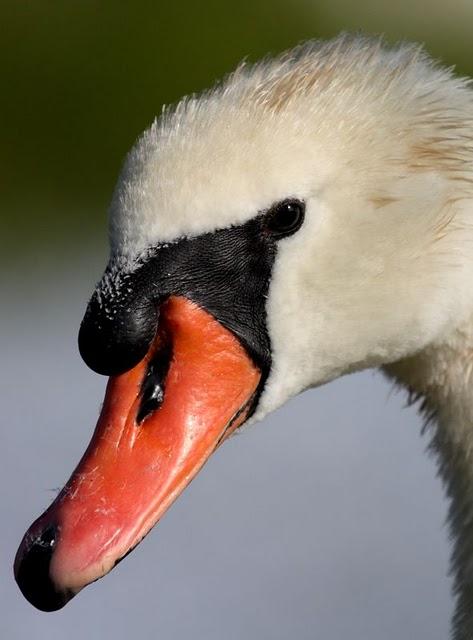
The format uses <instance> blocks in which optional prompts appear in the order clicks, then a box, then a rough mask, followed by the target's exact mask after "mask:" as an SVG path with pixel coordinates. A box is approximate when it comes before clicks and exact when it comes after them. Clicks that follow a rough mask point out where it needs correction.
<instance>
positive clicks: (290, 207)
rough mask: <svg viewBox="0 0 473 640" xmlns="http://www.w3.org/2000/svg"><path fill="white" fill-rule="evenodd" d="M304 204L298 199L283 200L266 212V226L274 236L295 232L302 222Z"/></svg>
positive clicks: (280, 236) (279, 236) (281, 236)
mask: <svg viewBox="0 0 473 640" xmlns="http://www.w3.org/2000/svg"><path fill="white" fill-rule="evenodd" d="M304 213H305V204H304V203H303V202H301V201H300V200H283V201H282V202H278V203H277V204H275V205H273V206H272V207H271V209H269V211H268V212H267V214H266V228H267V229H268V230H269V231H270V232H271V234H272V235H273V236H274V237H276V238H283V237H284V236H289V235H291V234H292V233H295V232H296V231H297V230H298V229H299V228H300V227H301V225H302V223H303V222H304Z"/></svg>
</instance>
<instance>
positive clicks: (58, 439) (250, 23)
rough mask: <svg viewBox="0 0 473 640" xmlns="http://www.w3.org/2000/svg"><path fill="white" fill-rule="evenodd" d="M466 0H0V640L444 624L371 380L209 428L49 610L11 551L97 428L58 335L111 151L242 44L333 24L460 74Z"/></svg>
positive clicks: (413, 425)
mask: <svg viewBox="0 0 473 640" xmlns="http://www.w3.org/2000/svg"><path fill="white" fill-rule="evenodd" d="M472 20H473V3H472V2H471V0H451V1H450V2H449V3H446V2H445V1H443V0H398V2H396V3H394V2H391V1H387V0H358V1H357V2H352V1H351V0H319V1H316V0H252V1H251V2H246V1H243V0H241V1H240V2H221V1H217V0H203V1H201V2H193V1H192V0H180V1H179V2H152V1H145V0H134V1H133V2H131V1H126V2H112V1H111V0H108V1H107V0H103V1H100V0H81V1H80V2H78V1H73V0H71V1H70V2H64V1H59V0H48V1H44V0H43V1H42V2H40V1H39V0H31V1H30V2H17V1H13V0H12V1H11V2H5V1H2V2H0V23H1V25H2V30H1V31H2V36H1V38H0V78H1V100H0V122H1V131H2V136H1V144H0V170H1V185H2V189H1V195H0V216H1V218H0V233H1V236H0V237H1V241H2V242H1V246H2V251H1V253H0V261H1V269H0V287H1V298H0V300H1V328H0V354H1V358H2V364H3V366H2V367H1V368H0V383H1V390H2V404H1V406H2V441H3V446H2V452H1V454H0V455H1V460H0V487H1V506H2V514H3V515H2V524H3V531H2V533H3V535H2V544H1V545H0V574H1V575H0V637H1V638H5V639H8V640H17V639H18V640H23V639H26V638H35V639H41V640H42V639H43V638H44V639H45V640H56V639H57V640H59V639H61V640H62V639H63V638H64V637H66V638H68V640H76V639H77V640H78V639H79V638H81V639H82V638H84V637H87V638H89V639H90V640H98V639H102V638H105V639H108V638H113V639H114V640H122V639H125V638H129V637H136V636H139V637H141V638H145V639H146V638H166V639H173V640H184V639H187V638H189V637H192V638H206V640H221V639H223V638H225V639H228V640H233V639H235V640H237V639H241V638H246V639H248V640H252V639H256V638H257V639H258V640H263V639H271V640H279V639H280V640H286V639H287V638H289V637H291V638H297V639H298V640H304V639H312V638H323V639H324V640H342V639H343V640H345V639H346V638H348V637H349V638H356V639H358V638H363V640H380V638H382V639H383V640H398V639H399V638H406V639H407V638H413V639H414V638H415V639H416V640H420V639H424V638H425V639H428V640H436V639H437V638H438V639H439V640H442V639H443V640H444V639H445V638H446V637H447V629H448V618H449V616H450V612H451V609H452V600H451V595H450V586H451V585H450V580H449V578H448V577H447V571H448V542H447V530H446V527H445V525H444V520H445V515H446V503H445V501H444V498H443V493H442V489H441V486H440V483H439V481H438V479H436V477H435V465H434V463H433V461H432V460H430V459H429V458H428V457H427V456H426V455H425V453H424V451H425V448H426V446H427V443H428V441H427V439H426V438H425V437H424V438H423V439H422V438H421V437H420V427H421V422H420V419H419V418H418V417H417V416H416V413H415V410H413V409H405V408H404V401H405V399H404V397H403V396H402V394H400V395H399V394H395V393H391V392H390V387H389V385H388V384H387V383H386V382H385V381H384V380H383V379H382V378H381V376H380V375H379V374H374V373H372V372H366V373H363V374H360V375H356V376H351V377H349V378H346V379H343V380H340V381H338V382H336V383H332V384H331V385H329V386H327V387H325V388H323V389H319V390H316V391H310V392H308V393H306V394H304V395H303V396H300V397H299V398H296V399H294V400H293V401H291V402H290V403H289V404H288V405H287V406H285V407H284V408H283V409H281V410H280V411H278V412H277V413H276V414H274V415H273V416H271V417H270V418H268V419H267V420H266V421H265V422H264V423H262V424H260V425H258V426H256V427H254V428H252V429H250V430H248V431H246V432H244V433H243V434H242V435H241V436H238V437H235V438H233V439H232V440H231V441H230V442H229V443H227V444H226V445H225V446H224V447H223V448H222V449H221V450H219V451H218V452H217V454H216V455H215V456H214V457H213V459H212V460H211V461H210V462H209V464H208V465H207V466H206V468H205V469H204V471H203V472H202V473H201V474H200V476H199V477H198V478H197V479H196V480H195V481H194V482H193V483H192V485H191V486H190V487H189V489H188V490H187V491H186V492H185V494H184V495H183V496H182V497H181V499H180V500H179V501H178V502H177V503H176V505H175V506H173V507H172V509H171V510H170V511H169V513H168V514H167V515H166V516H165V517H164V518H163V520H162V521H161V522H160V524H159V525H158V526H157V527H156V529H155V530H154V531H153V532H152V533H151V534H150V535H149V536H148V538H147V539H146V540H145V541H144V542H143V543H142V545H140V546H139V547H138V549H137V550H136V552H135V553H133V554H132V556H130V558H128V559H127V560H126V561H125V562H123V563H121V564H120V566H119V567H118V568H117V569H116V570H115V571H114V572H112V574H110V575H109V576H108V577H106V578H105V579H104V580H102V581H100V582H98V583H96V584H94V585H92V586H90V587H88V588H87V589H86V590H85V591H84V592H82V593H81V594H80V595H79V596H78V597H77V598H76V599H75V600H73V601H72V602H71V603H70V605H68V606H67V607H66V608H65V609H64V610H62V611H60V612H58V613H54V614H44V613H40V612H38V611H36V610H34V609H33V608H31V607H30V606H29V605H28V604H27V603H26V601H25V600H23V598H22V597H21V595H20V593H19V591H18V590H17V589H16V586H15V584H14V582H13V578H12V575H11V564H12V560H13V557H14V553H15V550H16V546H17V544H18V542H19V540H20V538H21V536H22V535H23V532H24V530H25V528H26V527H27V526H28V525H29V524H30V522H31V521H32V519H33V518H34V517H36V516H37V515H38V514H39V512H41V511H42V510H43V509H44V508H45V507H46V506H47V504H48V503H49V502H50V501H51V500H52V498H53V497H54V495H55V492H56V490H57V488H58V487H59V486H61V485H62V484H63V482H64V481H65V480H66V479H67V477H68V475H69V473H70V471H71V470H72V468H73V466H74V465H75V463H76V462H77V460H78V458H79V457H80V455H81V453H82V451H83V449H84V447H85V445H86V443H87V442H88V439H89V437H90V434H91V431H92V428H93V426H94V424H95V420H96V417H97V413H98V409H99V406H100V402H101V398H102V394H103V391H104V384H105V381H104V379H102V378H100V377H99V376H96V375H94V374H93V373H91V372H90V371H88V370H87V369H86V367H85V365H83V364H82V362H81V361H80V358H79V355H78V353H77V349H76V334H77V330H78V326H79V323H80V320H81V316H82V313H83V311H84V308H85V305H86V302H87V298H88V295H89V293H90V291H91V289H92V287H93V285H94V283H95V281H96V280H97V279H98V278H99V276H100V273H101V269H102V268H103V266H104V264H105V262H106V258H107V242H106V210H107V205H108V201H109V199H110V195H111V190H112V187H113V184H114V181H115V178H116V175H117V172H118V170H119V167H120V163H121V161H122V158H123V156H124V154H125V153H126V151H127V149H128V148H129V147H130V145H131V144H132V143H133V141H134V140H135V138H136V137H137V135H138V134H139V133H140V132H141V131H142V130H143V129H144V128H145V127H146V126H147V125H149V124H150V122H151V121H152V120H153V118H154V117H155V115H156V114H159V112H160V110H161V107H162V104H163V103H172V102H174V101H176V100H177V99H178V98H179V97H180V96H181V95H183V94H186V93H191V92H195V91H199V90H201V89H203V88H205V87H207V86H209V85H210V84H212V83H213V82H214V81H215V80H216V79H217V78H219V77H220V76H221V75H223V74H224V73H226V72H228V71H229V70H231V69H232V68H233V67H234V66H235V65H236V64H237V63H238V61H240V60H241V59H242V58H244V57H247V58H249V59H250V60H256V59H258V58H259V57H260V56H262V55H264V54H266V53H268V52H278V51H280V50H282V49H284V48H287V47H290V46H292V45H294V44H295V43H297V42H298V41H300V40H304V39H308V38H314V37H324V38H325V37H329V36H331V35H334V34H336V33H338V32H339V31H341V30H360V29H361V30H363V31H365V32H369V33H384V34H385V35H386V37H387V39H388V40H398V39H410V40H416V41H421V42H424V43H425V44H426V46H427V48H428V49H429V50H430V51H431V52H432V53H433V54H434V55H435V56H437V57H439V58H441V59H442V60H444V61H445V62H446V63H447V64H449V65H453V64H455V65H456V66H457V69H458V70H459V72H461V73H467V74H468V73H470V74H471V73H473V56H472V54H471V25H472Z"/></svg>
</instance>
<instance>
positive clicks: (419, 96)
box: [111, 36, 473, 640]
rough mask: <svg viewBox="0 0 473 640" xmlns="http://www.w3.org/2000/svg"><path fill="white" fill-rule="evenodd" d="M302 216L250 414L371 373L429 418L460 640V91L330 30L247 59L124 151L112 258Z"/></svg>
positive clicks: (466, 263) (471, 502) (472, 162)
mask: <svg viewBox="0 0 473 640" xmlns="http://www.w3.org/2000/svg"><path fill="white" fill-rule="evenodd" d="M287 197H297V198H299V199H301V200H305V201H306V204H307V215H306V221H305V224H304V226H303V228H302V229H301V231H300V232H299V233H297V234H296V235H294V236H293V237H291V238H288V239H286V240H285V241H283V242H281V246H280V248H279V253H278V258H277V261H276V264H275V267H274V271H273V276H272V279H271V284H270V289H269V297H268V301H267V314H268V328H269V334H270V338H271V344H272V351H273V367H272V370H271V374H270V377H269V380H268V383H267V385H266V387H265V390H264V392H263V395H262V397H261V401H260V403H259V406H258V409H257V412H256V415H255V417H254V419H260V418H262V417H263V416H264V415H265V414H266V413H267V412H269V411H271V410H273V409H275V408H276V407H277V406H279V405H281V404H282V403H283V402H284V401H286V400H287V399H288V398H289V397H291V396H292V395H294V394H296V393H298V392H300V391H302V390H303V389H305V388H307V387H310V386H316V385H320V384H322V383H325V382H327V381H328V380H330V379H333V378H335V377H337V376H340V375H342V374H345V373H348V372H351V371H355V370H359V369H363V368H366V367H373V366H381V367H383V368H384V370H385V371H386V372H387V374H388V375H389V376H391V377H392V378H393V379H394V380H396V381H397V382H399V383H400V384H402V385H404V386H406V387H407V388H408V389H409V390H410V391H411V393H413V394H414V395H416V396H420V397H422V398H423V400H424V407H425V409H426V410H428V412H429V415H433V416H435V425H436V426H435V429H434V431H433V443H434V447H435V450H436V451H437V453H438V457H439V461H440V468H441V473H442V476H443V478H444V480H445V481H446V483H447V488H448V491H449V493H450V495H451V498H452V509H451V523H452V530H453V534H454V538H455V550H454V569H455V577H456V581H455V587H456V590H457V592H458V608H457V613H456V617H455V625H454V627H455V638H456V639H460V638H462V639H467V638H468V639H469V640H471V638H472V637H473V568H472V567H473V461H472V447H473V388H472V384H473V380H472V377H471V372H472V367H473V322H472V319H473V317H472V314H473V246H472V241H473V219H472V216H473V92H472V89H471V85H470V82H469V81H468V80H466V79H462V78H457V77H455V76H454V75H453V73H452V71H451V70H448V69H445V68H443V67H441V66H439V65H437V64H436V63H435V62H433V61H432V60H431V59H430V58H429V57H428V56H427V55H426V54H425V53H424V52H423V51H422V50H421V49H420V48H419V47H417V46H414V45H406V44H402V45H400V46H397V47H395V48H386V47H385V46H384V45H383V43H382V42H381V41H379V40H371V39H365V38H359V37H350V36H341V37H338V38H336V39H335V40H332V41H329V42H325V43H324V42H315V43H310V44H307V45H303V46H301V47H298V48H296V49H294V50H292V51H289V52H288V53H286V54H283V55H282V56H280V57H278V58H275V59H270V60H266V61H263V62H262V63H260V64H257V65H255V66H248V65H245V64H244V65H242V66H240V67H239V68H238V69H237V70H236V71H235V72H234V73H233V74H231V75H230V76H229V77H228V78H227V79H226V80H224V81H223V82H222V83H221V84H220V85H218V86H217V87H216V88H215V89H213V90H212V91H209V92H208V93H206V94H203V95H202V96H197V97H190V98H186V99H184V100H183V101H182V102H180V103H179V104H178V105H177V107H176V108H174V109H166V110H165V111H164V113H163V115H162V116H161V118H159V119H158V120H157V121H156V122H155V123H154V124H153V125H152V127H151V128H150V129H149V130H148V131H147V132H145V133H144V134H143V136H142V137H141V138H140V140H139V141H138V142H137V144H136V145H135V147H134V149H133V150H132V151H131V153H130V154H129V156H128V159H127V161H126V163H125V166H124V169H123V172H122V176H121V179H120V181H119V183H118V186H117V189H116V192H115V195H114V199H113V203H112V207H111V243H112V256H113V259H114V260H116V261H118V262H119V263H120V264H121V265H123V263H125V264H127V265H128V268H130V269H132V268H133V263H134V261H135V260H136V258H138V257H139V256H140V255H141V254H142V252H144V251H146V250H147V248H148V247H150V246H153V244H156V243H158V242H163V241H168V242H172V241H174V240H176V239H179V238H182V237H189V236H193V235H197V234H200V233H203V232H208V231H212V230H214V229H218V228H223V227H227V226H229V225H236V224H240V223H242V222H244V221H246V220H248V219H250V218H252V217H254V216H255V215H256V214H257V213H258V212H260V211H264V210H266V209H267V208H268V207H270V206H271V204H273V203H274V202H277V201H278V200H281V199H284V198H287Z"/></svg>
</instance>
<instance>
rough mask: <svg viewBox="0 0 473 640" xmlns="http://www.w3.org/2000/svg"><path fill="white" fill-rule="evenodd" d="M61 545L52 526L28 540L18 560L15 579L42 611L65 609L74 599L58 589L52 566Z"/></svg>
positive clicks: (22, 547)
mask: <svg viewBox="0 0 473 640" xmlns="http://www.w3.org/2000/svg"><path fill="white" fill-rule="evenodd" d="M56 542H57V527H55V526H54V525H50V526H49V527H47V528H46V529H44V530H43V531H42V533H41V534H40V535H38V536H36V537H34V538H33V539H30V540H25V541H24V542H23V544H22V545H21V546H20V548H19V550H18V553H17V556H16V558H15V579H16V581H17V583H18V586H19V587H20V590H21V592H22V593H23V595H24V596H25V598H26V599H27V600H28V601H29V602H30V603H31V604H32V605H33V606H35V607H36V608H37V609H40V610H41V611H56V610H57V609H61V608H62V607H63V606H64V605H65V604H66V603H67V602H68V601H69V600H70V599H71V598H72V597H73V596H74V593H72V592H71V591H68V590H61V589H58V588H56V585H55V584H54V583H53V581H52V580H51V577H50V575H49V567H50V564H51V558H52V556H53V553H54V550H55V547H56Z"/></svg>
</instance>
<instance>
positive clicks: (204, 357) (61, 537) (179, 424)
mask: <svg viewBox="0 0 473 640" xmlns="http://www.w3.org/2000/svg"><path fill="white" fill-rule="evenodd" d="M169 348H170V349H171V355H170V356H169V355H168V368H167V373H166V374H165V376H164V380H163V385H162V387H159V386H158V387H156V389H153V388H152V387H153V385H152V376H151V372H152V371H153V365H154V364H156V363H157V366H158V367H159V366H160V363H159V357H160V354H161V353H162V352H163V351H166V350H168V351H169ZM260 381H261V372H260V371H259V370H258V368H257V367H256V366H255V365H254V363H253V362H252V360H251V359H250V357H249V356H248V355H247V353H246V351H245V350H244V348H243V347H242V346H241V344H240V342H239V341H238V339H237V338H236V337H235V336H234V335H233V334H232V333H230V332H229V331H228V330H227V329H225V328H224V327H222V325H221V324H219V323H218V322H217V321H216V320H215V319H214V318H213V317H212V316H211V315H210V314H209V313H207V312H206V311H204V310H203V309H201V308H199V307H198V306H197V305H195V304H194V303H192V302H190V301H189V300H187V299H185V298H182V297H172V298H170V299H169V300H168V301H167V302H166V303H165V304H164V305H163V307H162V309H161V315H160V325H159V331H158V334H157V336H156V338H155V340H154V342H153V344H152V346H151V348H150V350H149V352H148V353H147V355H146V356H145V358H144V359H143V360H142V361H141V362H140V363H139V364H138V365H136V366H135V367H134V368H133V369H132V370H130V371H128V372H126V373H124V374H122V375H119V376H115V377H112V378H110V380H109V383H108V386H107V391H106V395H105V401H104V405H103V408H102V412H101V415H100V417H99V420H98V423H97V426H96V429H95V432H94V434H93V437H92V440H91V442H90V444H89V446H88V448H87V451H86V452H85V454H84V456H83V458H82V460H81V461H80V463H79V465H78V466H77V468H76V470H75V471H74V473H73V474H72V476H71V478H70V479H69V481H68V482H67V484H66V486H65V487H64V489H63V490H62V491H61V493H60V494H59V495H58V497H57V498H56V500H55V501H54V502H53V504H52V505H51V506H50V507H49V509H48V510H47V511H46V512H45V513H44V514H43V515H42V516H41V517H40V518H39V519H38V520H37V521H36V522H35V523H34V524H33V525H32V526H31V527H30V529H29V530H28V532H27V533H26V534H25V537H24V538H23V541H22V543H21V545H20V548H19V550H18V553H17V556H16V559H15V575H16V579H17V581H18V584H19V586H20V588H21V590H22V592H23V594H24V595H25V597H26V598H27V599H28V600H29V601H30V602H31V603H32V604H33V605H35V606H36V607H38V608H39V609H42V610H44V611H53V610H56V609H59V608H61V607H62V606H64V604H65V603H66V602H67V601H68V600H69V599H70V598H71V597H72V596H73V595H75V594H76V593H77V592H78V591H80V589H82V588H83V587H84V586H86V585H87V584H89V583H90V582H92V581H94V580H97V579H98V578H100V577H102V576H103V575H105V574H106V573H108V571H110V570H111V569H112V568H113V567H114V566H115V564H116V563H117V562H118V561H119V560H120V559H121V558H123V556H124V555H125V554H127V553H128V552H129V551H130V550H131V549H133V547H135V546H136V545H137V544H138V543H139V542H140V540H141V539H142V538H143V537H144V536H145V535H146V534H147V533H148V531H149V530H150V529H151V528H152V527H153V525H154V524H155V523H156V522H157V521H158V520H159V518H160V517H161V516H162V514H163V513H164V512H165V511H166V509H167V508H168V507H169V506H170V505H171V504H172V503H173V502H174V500H175V499H176V498H177V496H178V495H179V494H180V493H181V491H182V490H183V489H184V488H185V487H186V486H187V485H188V484H189V482H190V481H191V480H192V478H193V477H194V476H195V475H196V474H197V472H198V471H199V469H200V468H201V467H202V466H203V464H204V463H205V462H206V460H207V459H208V458H209V456H210V455H211V453H212V452H213V451H214V450H215V449H216V448H217V447H218V445H219V444H220V443H221V442H222V441H223V440H224V439H225V438H227V437H228V436H229V435H230V433H232V431H233V430H234V429H236V428H237V427H238V426H239V425H241V424H242V423H243V422H244V421H245V420H246V418H247V417H248V415H249V413H250V412H251V410H252V408H253V405H254V401H255V398H256V395H257V393H258V389H259V384H260ZM163 387H164V388H163ZM145 396H147V397H145Z"/></svg>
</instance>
